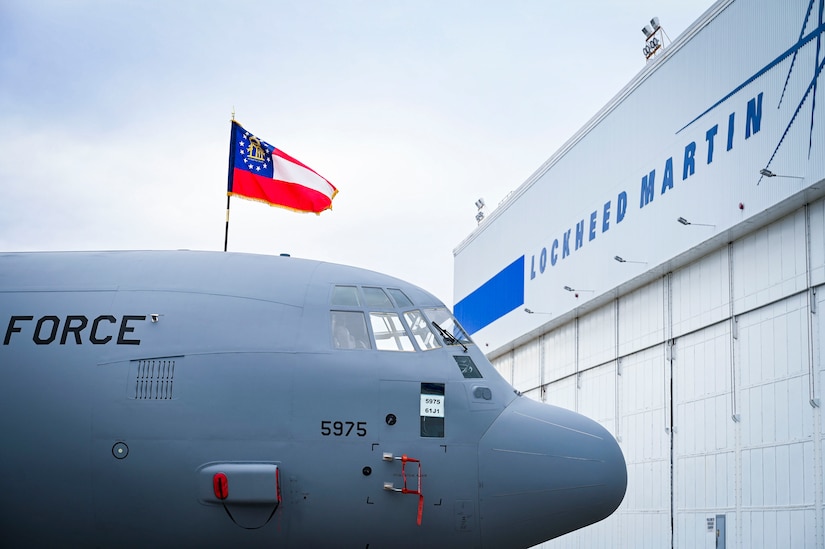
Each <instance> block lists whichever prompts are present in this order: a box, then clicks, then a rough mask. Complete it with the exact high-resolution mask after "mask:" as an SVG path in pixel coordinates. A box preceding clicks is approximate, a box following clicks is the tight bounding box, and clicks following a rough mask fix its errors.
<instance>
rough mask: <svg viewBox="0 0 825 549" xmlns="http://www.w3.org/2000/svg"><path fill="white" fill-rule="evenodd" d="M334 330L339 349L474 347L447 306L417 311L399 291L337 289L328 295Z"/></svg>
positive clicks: (335, 343)
mask: <svg viewBox="0 0 825 549" xmlns="http://www.w3.org/2000/svg"><path fill="white" fill-rule="evenodd" d="M330 329H331V340H332V346H333V347H334V348H336V349H377V350H379V351H401V352H415V351H430V350H432V349H438V348H440V347H443V346H445V345H460V346H462V347H464V348H465V350H466V344H467V343H471V341H470V338H469V337H468V336H467V333H466V332H465V331H464V330H463V329H462V328H461V326H459V325H458V323H457V322H456V320H455V318H454V317H453V315H452V314H451V313H450V311H449V310H448V309H447V308H446V307H431V308H427V309H423V310H422V309H417V308H415V303H413V301H412V300H411V299H410V298H409V297H408V296H407V295H406V294H405V293H404V292H403V291H401V290H400V289H398V288H378V287H374V286H354V285H338V286H335V287H333V288H332V293H331V295H330Z"/></svg>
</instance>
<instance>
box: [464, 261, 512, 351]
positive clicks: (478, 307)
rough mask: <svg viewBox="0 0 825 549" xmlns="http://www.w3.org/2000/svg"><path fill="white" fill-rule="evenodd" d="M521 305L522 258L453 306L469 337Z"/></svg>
mask: <svg viewBox="0 0 825 549" xmlns="http://www.w3.org/2000/svg"><path fill="white" fill-rule="evenodd" d="M522 305H524V256H521V257H520V258H518V259H516V260H515V261H513V262H512V263H510V264H509V265H508V266H506V267H505V268H504V269H502V270H501V271H500V272H499V273H498V274H496V275H495V276H494V277H493V278H491V279H490V280H488V281H487V282H485V283H484V284H482V285H481V287H479V288H478V289H476V290H475V291H474V292H473V293H471V294H470V295H468V296H467V297H465V298H464V299H462V300H461V301H459V302H458V303H456V304H455V316H456V318H457V319H458V321H459V322H460V323H461V325H462V326H463V327H464V329H465V330H467V332H468V333H470V334H471V335H472V334H474V333H475V332H477V331H479V330H480V329H482V328H484V327H485V326H487V325H489V324H492V323H493V322H495V321H496V320H498V319H499V318H501V317H503V316H504V315H506V314H507V313H509V312H510V311H512V310H514V309H516V308H517V307H520V306H522Z"/></svg>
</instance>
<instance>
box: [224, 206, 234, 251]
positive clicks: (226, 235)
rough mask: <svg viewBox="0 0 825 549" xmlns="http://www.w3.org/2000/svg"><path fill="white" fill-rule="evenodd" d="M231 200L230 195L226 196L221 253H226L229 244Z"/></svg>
mask: <svg viewBox="0 0 825 549" xmlns="http://www.w3.org/2000/svg"><path fill="white" fill-rule="evenodd" d="M231 198H232V197H231V196H230V195H228V194H227V195H226V231H225V232H224V234H223V251H226V247H227V245H228V244H229V199H231Z"/></svg>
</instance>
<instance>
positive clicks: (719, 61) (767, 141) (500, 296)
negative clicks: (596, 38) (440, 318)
mask: <svg viewBox="0 0 825 549" xmlns="http://www.w3.org/2000/svg"><path fill="white" fill-rule="evenodd" d="M823 10H825V0H782V1H777V0H719V1H718V2H716V3H715V4H714V5H713V6H712V7H711V8H710V9H709V10H708V11H707V12H706V13H705V14H704V15H702V17H700V19H699V20H697V21H696V22H695V23H694V24H693V25H692V26H691V27H690V28H688V29H687V30H686V31H685V32H684V33H683V34H682V35H681V36H680V37H679V38H678V39H676V40H675V41H674V42H673V43H672V44H670V45H669V46H667V47H665V48H664V49H663V50H660V51H659V52H657V53H656V54H655V56H654V57H653V58H652V59H651V60H650V61H649V62H648V63H647V64H646V66H645V68H644V69H643V70H642V71H641V72H640V73H639V74H638V75H637V76H636V77H635V78H634V79H633V80H632V81H631V82H630V83H629V84H628V85H627V86H626V87H625V88H624V89H622V90H621V91H620V92H619V93H618V95H616V96H615V97H614V98H613V99H612V100H611V101H610V102H609V103H608V104H607V105H606V106H605V107H604V108H603V109H602V110H601V111H600V112H598V113H597V114H596V115H595V116H594V117H593V119H591V120H590V121H589V122H588V123H587V124H586V125H585V126H584V127H583V128H582V129H581V130H580V131H579V132H578V133H576V134H575V135H574V136H573V137H572V138H571V139H570V140H569V141H568V142H567V143H566V144H565V145H564V146H563V147H562V148H561V149H560V150H559V151H558V152H556V153H555V154H554V155H553V156H552V157H550V159H549V160H547V162H545V163H544V164H543V165H542V166H541V167H540V168H539V169H538V170H537V171H536V172H535V173H534V174H533V175H532V176H531V177H530V178H529V179H528V180H527V181H526V182H525V183H524V184H522V185H521V186H520V187H519V188H518V189H517V190H516V191H515V192H513V193H512V194H511V195H510V196H509V197H508V198H507V199H505V201H503V202H502V204H501V205H500V206H499V207H498V208H497V209H495V210H494V211H492V212H491V213H490V214H489V215H488V216H487V218H486V219H484V220H483V221H482V222H481V223H480V224H479V226H478V227H477V228H476V230H474V231H473V232H472V233H471V234H470V235H469V236H468V237H467V238H466V239H465V240H464V241H463V242H461V243H460V244H459V245H458V246H457V247H456V249H455V250H454V255H455V274H454V295H455V296H456V301H457V303H456V305H455V311H456V315H457V316H458V318H459V320H460V321H461V322H462V324H463V325H464V327H465V328H466V329H467V330H468V331H469V332H470V333H471V334H472V336H473V339H474V340H475V342H476V343H477V344H479V345H480V346H482V348H485V349H486V350H487V352H488V356H489V357H490V359H491V360H492V362H493V363H494V364H495V365H496V367H497V368H498V369H499V371H500V372H501V373H502V374H503V375H504V376H505V377H506V378H508V379H509V380H511V381H512V383H513V384H514V385H515V387H516V388H517V389H518V390H520V391H522V392H523V393H524V394H525V395H527V396H529V397H531V398H534V399H537V400H540V401H544V402H548V403H551V404H555V405H558V406H563V407H566V408H570V409H573V410H576V411H578V412H581V413H583V414H586V415H588V416H590V417H592V418H594V419H596V420H598V421H599V422H601V423H602V424H603V425H604V426H605V427H607V428H608V429H609V430H610V432H611V433H612V434H613V435H614V436H615V437H616V438H617V439H618V441H619V442H620V445H621V447H622V450H623V452H624V455H625V458H626V461H627V467H628V490H627V494H626V496H625V499H624V502H623V503H622V505H621V506H620V507H619V509H618V510H617V511H616V513H614V515H612V516H611V517H610V518H608V519H607V520H605V521H603V522H601V523H599V524H596V525H594V526H591V527H588V528H584V529H582V530H579V531H577V532H573V533H571V534H568V535H566V536H563V537H561V538H559V539H557V540H553V541H551V542H548V543H546V544H545V545H544V546H545V547H634V548H656V549H660V548H662V547H677V548H694V547H728V548H753V547H819V548H822V547H825V506H824V504H823V500H825V488H823V484H824V481H823V461H825V425H823V419H824V418H823V412H822V406H823V404H825V402H823V400H825V399H823V396H824V395H823V389H825V359H823V344H825V319H824V318H823V317H825V288H823V284H825V198H823V197H825V71H823V66H825V16H823Z"/></svg>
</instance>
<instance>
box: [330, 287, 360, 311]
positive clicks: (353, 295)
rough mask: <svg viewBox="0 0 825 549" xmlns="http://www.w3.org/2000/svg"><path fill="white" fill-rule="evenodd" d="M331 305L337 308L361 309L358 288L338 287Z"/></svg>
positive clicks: (333, 293) (333, 292) (335, 289)
mask: <svg viewBox="0 0 825 549" xmlns="http://www.w3.org/2000/svg"><path fill="white" fill-rule="evenodd" d="M331 303H332V304H333V305H334V306H336V307H360V306H361V300H360V299H359V298H358V288H357V287H355V286H336V287H335V288H334V289H333V291H332V300H331Z"/></svg>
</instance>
